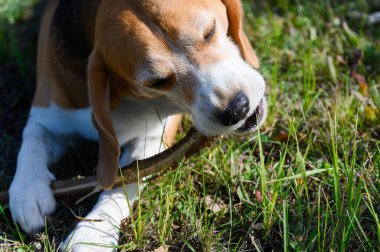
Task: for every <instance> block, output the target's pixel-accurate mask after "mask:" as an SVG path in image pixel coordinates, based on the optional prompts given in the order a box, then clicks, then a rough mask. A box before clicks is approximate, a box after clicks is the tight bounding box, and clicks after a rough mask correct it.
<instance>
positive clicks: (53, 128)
mask: <svg viewBox="0 0 380 252" xmlns="http://www.w3.org/2000/svg"><path fill="white" fill-rule="evenodd" d="M180 112H181V111H180V109H178V108H177V107H176V106H175V105H173V104H170V103H168V101H167V100H164V99H156V100H145V101H141V100H122V102H121V103H120V105H119V106H118V107H117V108H116V109H114V110H112V111H111V118H112V123H113V126H114V129H115V132H116V136H117V138H118V141H119V143H120V144H121V145H123V144H124V143H126V142H128V141H130V140H132V139H134V138H137V137H143V136H145V137H152V136H157V134H160V133H162V132H163V127H164V126H165V122H166V118H167V116H169V115H172V114H176V113H180ZM28 123H38V124H40V125H41V126H43V127H44V128H46V129H48V131H49V132H51V133H52V134H53V135H55V136H56V137H61V138H66V137H68V136H69V135H79V136H80V137H83V138H85V139H88V140H94V141H96V140H97V139H98V132H97V131H96V129H95V127H94V125H93V123H92V120H91V108H90V107H88V108H84V109H62V108H60V107H58V106H57V105H56V104H54V103H53V104H51V106H50V107H47V108H40V107H32V109H31V112H30V117H29V122H28Z"/></svg>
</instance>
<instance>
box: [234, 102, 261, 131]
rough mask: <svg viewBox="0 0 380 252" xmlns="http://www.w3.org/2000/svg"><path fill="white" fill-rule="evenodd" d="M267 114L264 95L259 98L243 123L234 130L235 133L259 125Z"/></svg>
mask: <svg viewBox="0 0 380 252" xmlns="http://www.w3.org/2000/svg"><path fill="white" fill-rule="evenodd" d="M266 114H267V101H266V98H265V97H264V98H263V99H261V101H260V103H259V105H258V106H257V107H256V109H255V111H254V112H253V113H252V115H251V116H249V117H248V118H247V119H246V120H245V122H244V124H243V125H242V126H241V127H240V128H238V129H237V130H236V133H246V132H248V131H252V130H254V129H256V128H257V127H259V126H261V125H262V124H263V122H264V120H265V117H266Z"/></svg>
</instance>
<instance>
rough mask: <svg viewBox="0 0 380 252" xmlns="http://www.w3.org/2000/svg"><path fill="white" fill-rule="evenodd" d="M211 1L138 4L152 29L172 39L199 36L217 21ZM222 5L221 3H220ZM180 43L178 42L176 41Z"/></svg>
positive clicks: (163, 0) (162, 1) (145, 2)
mask: <svg viewBox="0 0 380 252" xmlns="http://www.w3.org/2000/svg"><path fill="white" fill-rule="evenodd" d="M210 2H213V1H212V0H211V1H206V0H175V1H174V0H161V1H153V0H147V1H139V2H138V3H136V4H137V5H139V6H137V9H140V11H141V13H142V14H143V16H145V20H143V21H144V22H145V23H146V24H147V25H148V26H151V28H152V29H155V28H157V29H159V30H160V31H162V32H163V33H165V34H166V35H169V36H171V37H172V39H175V40H177V39H181V38H184V37H189V36H190V37H191V36H199V35H200V34H202V33H203V32H204V31H205V30H206V29H207V28H208V27H209V26H210V25H212V22H213V20H214V19H215V11H216V10H218V8H216V9H215V8H213V7H214V6H212V4H210ZM219 3H220V4H221V2H220V1H219ZM176 42H178V41H176Z"/></svg>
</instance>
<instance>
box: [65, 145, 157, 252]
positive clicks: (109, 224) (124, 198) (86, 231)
mask: <svg viewBox="0 0 380 252" xmlns="http://www.w3.org/2000/svg"><path fill="white" fill-rule="evenodd" d="M160 143H161V139H160V138H155V139H149V141H145V139H139V140H137V141H133V143H130V144H127V145H126V146H124V147H123V150H122V155H121V158H120V165H121V166H124V165H127V164H129V163H131V162H132V161H133V160H135V159H140V158H144V157H145V158H147V157H149V156H152V155H154V154H157V153H158V151H159V147H160ZM142 146H145V148H144V147H142ZM144 185H145V184H144V183H140V184H138V183H132V184H128V185H126V187H125V189H126V190H124V187H118V188H115V189H112V190H109V191H105V192H102V193H101V194H100V196H99V200H98V202H97V204H96V205H95V207H94V208H93V209H92V210H91V212H90V213H89V214H88V215H87V216H86V219H87V220H85V221H81V222H79V223H78V224H77V226H76V228H75V229H74V231H73V232H72V233H71V234H70V235H69V236H68V237H67V238H66V240H65V242H63V243H62V244H61V247H60V249H61V251H75V252H82V251H116V250H117V245H118V242H119V235H120V231H119V226H120V224H121V221H122V220H123V219H125V218H128V217H129V216H130V210H132V209H130V208H132V207H133V202H134V201H135V200H136V198H137V197H138V192H139V187H140V190H142V188H143V187H144ZM128 201H129V202H128Z"/></svg>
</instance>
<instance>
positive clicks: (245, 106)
mask: <svg viewBox="0 0 380 252" xmlns="http://www.w3.org/2000/svg"><path fill="white" fill-rule="evenodd" d="M248 111H249V99H248V97H247V96H246V95H245V94H244V93H243V92H239V93H238V94H237V95H236V96H235V98H234V99H233V100H232V101H231V102H230V104H228V107H227V108H226V109H225V110H224V111H223V112H222V113H221V114H220V116H219V118H220V121H221V123H222V124H223V125H224V126H231V125H234V124H237V123H238V122H239V121H241V120H243V119H244V118H245V117H246V116H247V113H248Z"/></svg>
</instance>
